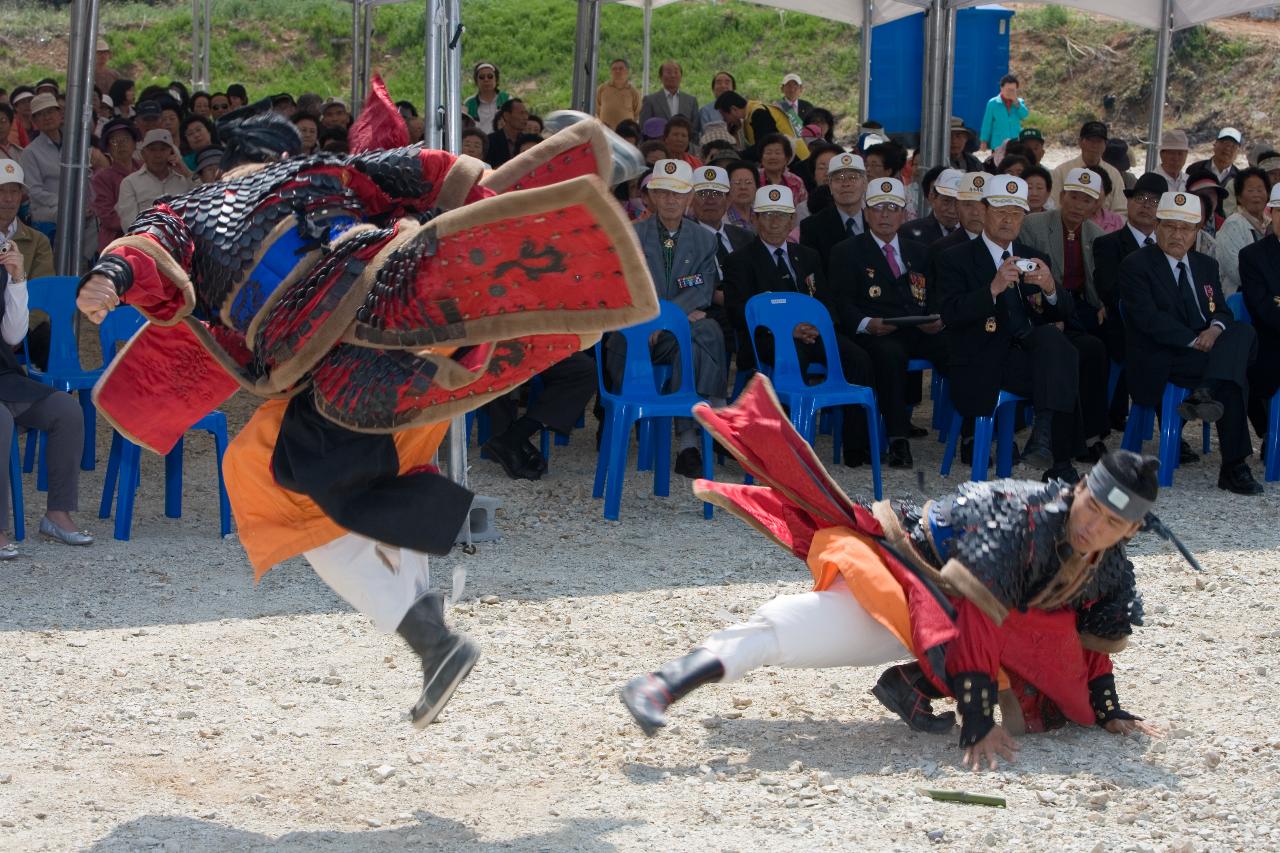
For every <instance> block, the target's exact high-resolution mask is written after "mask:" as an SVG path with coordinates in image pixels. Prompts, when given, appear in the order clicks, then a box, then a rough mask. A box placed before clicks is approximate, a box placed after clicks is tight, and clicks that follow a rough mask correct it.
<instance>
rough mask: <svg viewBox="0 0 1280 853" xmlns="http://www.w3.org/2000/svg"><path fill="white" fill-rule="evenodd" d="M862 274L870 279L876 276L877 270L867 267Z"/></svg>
mask: <svg viewBox="0 0 1280 853" xmlns="http://www.w3.org/2000/svg"><path fill="white" fill-rule="evenodd" d="M862 274H863V275H865V276H866V277H867V278H868V279H872V278H875V277H876V271H875V270H873V269H872V268H871V267H867V268H866V269H865V270H863V271H862Z"/></svg>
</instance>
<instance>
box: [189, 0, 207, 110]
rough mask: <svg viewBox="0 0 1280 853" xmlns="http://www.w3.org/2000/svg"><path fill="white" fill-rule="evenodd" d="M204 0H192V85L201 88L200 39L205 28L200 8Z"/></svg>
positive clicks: (194, 87)
mask: <svg viewBox="0 0 1280 853" xmlns="http://www.w3.org/2000/svg"><path fill="white" fill-rule="evenodd" d="M203 6H204V0H191V87H192V88H193V89H200V88H202V87H201V86H200V41H201V38H202V37H203V36H202V32H203V29H202V27H201V26H200V9H201V8H202V7H203Z"/></svg>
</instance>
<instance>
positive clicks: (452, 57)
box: [442, 0, 465, 421]
mask: <svg viewBox="0 0 1280 853" xmlns="http://www.w3.org/2000/svg"><path fill="white" fill-rule="evenodd" d="M445 9H446V11H447V14H446V16H445V17H446V19H447V24H446V26H445V35H446V37H447V38H448V41H447V42H445V43H444V44H443V45H442V47H443V49H444V70H445V74H444V84H445V91H444V103H445V123H444V145H445V148H446V149H447V150H449V151H452V152H453V153H454V154H459V153H461V152H462V119H461V116H462V34H463V32H465V30H464V28H463V26H462V0H445ZM454 420H455V421H461V420H462V418H455V419H454Z"/></svg>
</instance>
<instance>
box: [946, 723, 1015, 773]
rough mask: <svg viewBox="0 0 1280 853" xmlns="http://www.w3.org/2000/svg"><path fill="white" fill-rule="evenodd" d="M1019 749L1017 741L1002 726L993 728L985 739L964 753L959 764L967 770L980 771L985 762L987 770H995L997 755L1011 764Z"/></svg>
mask: <svg viewBox="0 0 1280 853" xmlns="http://www.w3.org/2000/svg"><path fill="white" fill-rule="evenodd" d="M1020 749H1022V747H1020V746H1018V743H1017V741H1015V740H1014V739H1013V736H1012V735H1010V734H1009V733H1008V732H1007V731H1005V730H1004V727H1003V726H995V727H994V728H992V729H991V731H989V732H987V736H986V737H984V738H983V739H982V740H980V741H978V742H977V743H975V744H974V745H973V746H971V747H969V748H968V749H966V750H965V751H964V758H963V759H962V760H961V762H960V763H961V764H962V765H963V766H964V767H965V768H967V769H969V770H981V769H982V763H983V762H984V761H985V762H986V763H987V767H988V768H989V769H991V770H995V769H996V756H997V755H998V756H1000V757H1002V758H1003V759H1004V760H1005V761H1009V762H1012V761H1013V760H1014V758H1015V757H1016V753H1017V752H1018V750H1020Z"/></svg>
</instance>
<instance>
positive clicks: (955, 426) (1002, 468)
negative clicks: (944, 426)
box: [942, 391, 1026, 483]
mask: <svg viewBox="0 0 1280 853" xmlns="http://www.w3.org/2000/svg"><path fill="white" fill-rule="evenodd" d="M1025 399H1026V398H1025V397H1020V396H1018V395H1017V394H1014V393H1013V392H1011V391H1001V392H1000V396H998V397H996V407H995V410H994V411H993V412H992V413H991V415H990V416H986V417H981V418H974V419H973V468H972V469H971V471H970V473H969V479H970V480H973V481H974V482H975V483H981V482H984V481H985V480H986V479H987V464H988V463H989V462H990V460H991V437H992V432H993V431H994V432H995V434H996V476H997V477H1008V476H1009V475H1010V474H1012V473H1013V427H1014V424H1015V423H1016V422H1017V415H1018V403H1021V402H1023V401H1024V400H1025ZM963 423H964V418H962V417H961V416H960V413H959V412H957V411H954V410H953V411H952V413H951V428H950V429H949V430H948V431H947V449H946V450H944V451H943V453H942V476H944V477H949V476H950V475H951V463H952V462H953V461H955V458H956V446H957V445H958V444H959V443H960V427H961V424H963Z"/></svg>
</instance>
